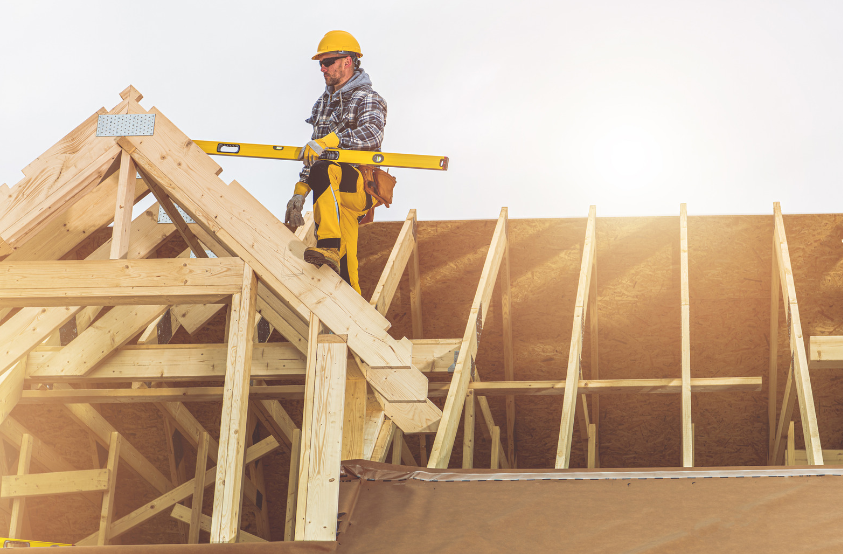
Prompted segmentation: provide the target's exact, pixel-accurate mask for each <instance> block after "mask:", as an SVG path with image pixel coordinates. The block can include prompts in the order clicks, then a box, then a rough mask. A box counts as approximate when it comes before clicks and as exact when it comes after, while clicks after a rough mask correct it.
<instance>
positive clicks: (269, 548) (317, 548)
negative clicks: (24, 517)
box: [49, 541, 337, 554]
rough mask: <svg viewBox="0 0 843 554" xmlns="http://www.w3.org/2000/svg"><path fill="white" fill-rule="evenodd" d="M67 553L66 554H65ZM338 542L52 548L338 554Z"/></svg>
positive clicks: (89, 553) (98, 553)
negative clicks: (336, 553)
mask: <svg viewBox="0 0 843 554" xmlns="http://www.w3.org/2000/svg"><path fill="white" fill-rule="evenodd" d="M62 550H66V551H67V552H66V553H62ZM336 550H337V543H335V542H314V541H302V542H246V543H238V544H154V545H143V544H142V545H135V546H130V545H125V546H74V547H59V548H55V549H50V550H49V553H50V554H325V553H329V552H336Z"/></svg>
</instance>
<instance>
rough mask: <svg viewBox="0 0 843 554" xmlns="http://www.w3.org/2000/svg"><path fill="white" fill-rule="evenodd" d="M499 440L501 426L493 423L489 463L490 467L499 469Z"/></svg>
mask: <svg viewBox="0 0 843 554" xmlns="http://www.w3.org/2000/svg"><path fill="white" fill-rule="evenodd" d="M500 442H501V428H500V427H498V426H497V425H495V426H494V427H492V463H491V464H490V465H489V467H491V468H492V469H499V468H500V467H501V449H500V448H498V444H500Z"/></svg>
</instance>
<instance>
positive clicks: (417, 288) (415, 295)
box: [407, 210, 424, 339]
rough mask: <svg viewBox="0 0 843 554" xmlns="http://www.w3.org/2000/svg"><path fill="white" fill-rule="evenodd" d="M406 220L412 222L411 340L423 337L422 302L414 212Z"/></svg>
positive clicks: (416, 227)
mask: <svg viewBox="0 0 843 554" xmlns="http://www.w3.org/2000/svg"><path fill="white" fill-rule="evenodd" d="M407 219H411V220H412V222H413V256H412V257H411V258H410V265H409V268H410V318H411V319H412V321H413V338H414V339H420V338H422V337H423V336H424V329H423V327H422V300H421V272H420V270H419V237H418V221H417V220H416V210H410V213H409V214H408V215H407Z"/></svg>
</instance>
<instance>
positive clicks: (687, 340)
mask: <svg viewBox="0 0 843 554" xmlns="http://www.w3.org/2000/svg"><path fill="white" fill-rule="evenodd" d="M679 259H680V261H679V265H680V275H681V281H682V287H681V288H682V291H681V307H682V467H694V455H693V434H692V433H691V303H690V293H689V288H688V209H687V207H686V205H685V204H680V205H679Z"/></svg>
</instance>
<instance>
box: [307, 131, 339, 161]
mask: <svg viewBox="0 0 843 554" xmlns="http://www.w3.org/2000/svg"><path fill="white" fill-rule="evenodd" d="M339 145H340V137H338V136H337V134H336V133H331V134H329V135H326V136H324V137H322V138H321V139H316V140H312V141H310V142H308V143H307V144H305V145H304V148H302V159H303V160H304V165H306V166H307V167H310V166H312V165H313V164H314V163H316V160H318V159H319V156H320V155H322V152H323V151H324V150H325V149H326V148H336V147H337V146H339Z"/></svg>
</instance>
